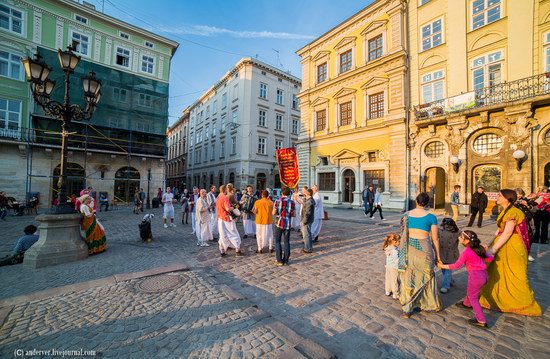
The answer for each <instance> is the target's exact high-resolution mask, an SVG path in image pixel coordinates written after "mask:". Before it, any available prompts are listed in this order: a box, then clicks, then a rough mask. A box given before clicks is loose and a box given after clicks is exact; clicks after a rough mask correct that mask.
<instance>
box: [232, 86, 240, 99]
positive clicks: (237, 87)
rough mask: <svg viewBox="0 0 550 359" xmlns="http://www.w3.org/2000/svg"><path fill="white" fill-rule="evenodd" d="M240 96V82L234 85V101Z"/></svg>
mask: <svg viewBox="0 0 550 359" xmlns="http://www.w3.org/2000/svg"><path fill="white" fill-rule="evenodd" d="M238 98H239V84H236V85H235V86H233V101H235V100H237V99H238Z"/></svg>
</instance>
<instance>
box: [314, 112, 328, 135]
mask: <svg viewBox="0 0 550 359" xmlns="http://www.w3.org/2000/svg"><path fill="white" fill-rule="evenodd" d="M325 128H327V110H321V111H317V112H316V113H315V131H323V130H324V129H325Z"/></svg>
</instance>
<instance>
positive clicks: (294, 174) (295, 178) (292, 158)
mask: <svg viewBox="0 0 550 359" xmlns="http://www.w3.org/2000/svg"><path fill="white" fill-rule="evenodd" d="M277 163H278V164H279V177H280V179H281V183H282V184H284V185H285V186H287V187H290V188H296V186H298V182H299V181H300V170H299V169H298V155H297V154H296V148H295V147H289V148H281V149H279V150H277Z"/></svg>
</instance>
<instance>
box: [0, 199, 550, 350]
mask: <svg viewBox="0 0 550 359" xmlns="http://www.w3.org/2000/svg"><path fill="white" fill-rule="evenodd" d="M153 213H155V214H156V218H155V220H154V221H155V222H154V225H153V234H154V235H155V241H154V242H153V243H151V244H141V242H140V241H139V235H138V231H137V223H138V222H139V220H140V218H141V216H135V215H132V214H131V213H130V210H128V209H120V210H118V211H113V212H108V215H106V214H105V213H100V221H101V222H102V223H103V224H104V225H105V227H106V229H107V237H108V243H109V249H108V251H107V252H105V253H103V254H100V255H96V256H92V257H90V258H88V259H87V260H85V261H80V262H75V263H67V264H63V265H59V266H55V267H49V268H42V269H38V270H36V269H30V268H27V267H24V266H22V265H17V266H9V267H0V275H1V276H2V278H3V280H2V281H1V283H0V296H1V297H2V298H10V297H15V296H18V295H22V294H27V293H31V292H35V291H37V290H42V289H47V288H52V287H59V286H64V285H68V284H74V283H79V282H81V281H87V280H91V279H98V278H102V277H106V276H109V275H113V274H117V273H126V272H133V271H141V270H146V269H150V268H155V267H159V266H166V265H168V264H172V263H181V262H185V263H187V264H188V265H190V266H191V268H192V270H191V271H189V272H183V273H184V275H186V276H188V277H189V278H190V280H189V282H188V283H187V284H185V285H181V286H180V287H179V288H177V289H174V290H172V291H170V292H166V293H161V294H154V295H151V294H144V293H141V292H140V291H136V290H135V288H136V284H135V281H130V282H122V283H118V284H116V285H109V286H101V287H98V288H92V289H88V290H84V291H78V292H74V293H72V294H69V295H63V296H56V297H53V298H50V299H46V300H43V301H36V302H30V303H21V304H18V305H16V306H15V307H14V308H13V310H11V313H10V314H9V315H8V316H7V317H6V322H5V323H4V325H3V326H2V329H1V330H0V347H7V348H9V350H6V351H2V352H0V356H2V357H4V356H5V355H8V356H9V355H10V354H11V351H10V350H11V349H12V348H17V347H18V346H17V345H18V344H22V345H23V344H24V346H25V347H33V348H34V347H37V348H38V347H44V346H47V347H48V348H49V347H51V345H50V343H53V344H57V343H58V344H59V346H61V347H63V348H69V345H67V344H70V345H71V347H75V346H76V347H78V348H80V347H82V348H84V349H93V348H97V350H98V351H101V352H103V353H104V355H105V356H118V355H119V354H126V355H129V354H130V355H131V354H132V353H138V351H139V353H143V356H146V357H147V356H150V355H148V353H152V354H151V355H153V356H162V355H164V354H166V355H167V356H178V355H180V356H188V355H191V354H192V355H197V356H202V357H212V356H216V357H217V356H220V353H221V351H220V352H218V351H217V350H225V351H231V353H233V354H227V353H224V356H226V355H227V356H228V357H229V356H231V355H234V356H239V355H241V354H242V355H243V356H254V355H259V352H257V351H256V352H254V351H252V349H250V348H249V347H248V346H244V345H245V344H244V343H250V344H251V342H252V341H253V340H254V339H256V340H259V342H258V341H256V342H254V343H255V344H259V345H258V346H254V345H252V346H253V347H254V348H258V347H262V345H264V344H265V341H267V342H268V344H269V350H264V349H261V350H263V351H264V352H265V353H266V354H267V353H271V354H273V355H277V354H276V353H281V352H287V353H288V350H291V349H292V346H291V345H290V344H289V340H288V338H286V337H284V336H277V332H276V331H273V330H270V329H269V326H268V325H263V324H262V323H260V324H253V323H254V322H255V319H253V318H254V315H251V314H243V313H248V312H246V311H247V310H249V311H250V310H252V309H251V306H252V305H255V306H257V307H258V308H259V309H258V310H259V311H260V313H263V314H257V315H259V316H260V317H262V316H264V317H265V318H264V319H263V320H264V321H266V320H273V318H276V319H277V320H278V321H280V322H281V323H283V324H284V325H286V326H288V327H289V328H290V329H292V330H293V331H295V332H296V333H297V334H299V335H300V336H301V337H305V338H308V339H311V340H312V341H313V342H315V343H319V344H321V345H322V346H323V347H325V348H326V349H328V351H330V352H331V353H333V354H335V355H337V356H338V357H340V358H348V357H349V358H357V357H369V358H370V357H373V358H376V357H380V358H401V357H403V358H409V357H410V358H413V357H429V358H440V357H441V358H443V357H445V358H448V357H456V358H478V357H479V358H518V357H521V358H537V359H538V358H550V348H549V347H548V338H549V337H550V322H549V320H550V311H549V310H548V306H549V304H550V286H549V279H548V276H547V275H546V273H547V272H548V271H549V270H550V252H549V250H550V246H541V247H540V248H537V247H536V246H535V248H534V251H537V249H538V250H539V251H540V255H539V258H538V259H537V260H536V261H535V262H534V263H532V264H530V266H529V276H530V282H531V285H532V288H533V290H534V291H535V294H536V298H537V300H538V301H539V303H540V304H541V306H542V307H543V311H544V315H543V317H541V318H526V317H521V316H516V315H510V314H500V313H496V312H486V314H487V315H488V321H489V324H490V326H491V328H490V329H489V330H482V329H479V328H472V327H469V326H468V325H467V324H466V320H467V319H468V318H470V317H472V313H471V312H468V311H465V310H462V309H459V308H456V307H455V306H453V305H452V304H454V303H455V302H457V301H458V300H460V299H461V298H462V297H463V296H464V294H465V291H466V273H465V271H464V270H462V271H459V272H458V273H456V274H455V276H454V278H455V279H456V286H455V287H453V289H452V290H451V291H450V293H448V294H446V295H442V297H441V298H442V302H443V306H444V308H445V309H444V310H443V311H441V312H439V313H419V314H418V315H414V316H413V317H411V318H410V319H408V320H405V319H402V318H401V317H400V314H401V311H400V306H399V304H398V303H397V302H396V301H394V300H392V299H391V298H389V297H385V296H384V293H383V292H384V289H383V280H384V266H383V264H384V256H383V252H382V250H381V243H382V239H383V237H384V236H385V234H386V233H388V232H389V231H395V230H397V229H398V223H399V219H400V217H401V214H400V213H386V214H385V217H386V218H387V219H388V220H387V221H384V222H381V221H380V220H369V219H366V218H365V217H364V216H363V215H362V213H361V212H360V211H357V210H336V209H329V216H330V220H329V221H324V223H323V230H322V232H321V233H322V234H321V236H320V241H319V242H318V243H316V245H315V248H314V250H315V253H313V254H302V253H300V252H299V249H300V248H301V243H300V241H301V240H300V238H299V237H298V234H297V233H295V232H293V234H292V255H291V259H290V266H285V267H275V266H274V263H273V261H274V257H273V255H269V254H260V255H256V254H254V253H253V252H254V250H255V240H254V239H253V238H247V239H244V240H243V247H244V248H245V250H246V255H245V256H244V257H240V258H239V257H235V256H234V254H233V253H232V252H230V253H229V255H228V256H227V257H225V258H221V257H220V256H219V255H218V253H217V251H216V246H211V247H209V248H199V247H196V246H195V237H194V236H193V235H191V233H190V232H191V230H190V225H184V226H182V225H181V224H180V223H178V227H176V228H175V229H172V228H171V229H164V228H162V226H161V220H160V211H159V210H153ZM14 218H15V217H11V218H8V221H7V222H6V223H2V225H3V227H4V229H5V231H4V233H7V234H8V237H9V238H6V237H3V238H2V239H1V240H0V251H2V252H9V251H10V250H11V247H12V246H13V241H14V240H15V237H16V234H18V233H19V232H20V231H21V230H22V228H23V227H24V226H25V225H26V224H28V223H26V222H22V221H20V222H19V223H16V222H15V221H14ZM464 221H465V219H462V220H461V221H460V222H459V223H460V224H464ZM239 228H240V229H242V228H241V227H240V226H239ZM494 230H495V226H494V221H491V220H486V221H485V227H483V228H482V229H480V230H478V233H480V234H481V237H482V238H483V240H484V241H485V242H488V241H490V239H491V235H492V233H494ZM241 233H242V232H241ZM179 275H183V274H181V273H180V274H179ZM438 276H439V274H438ZM223 285H226V286H227V287H229V288H231V289H232V290H233V291H234V292H235V293H239V294H240V295H242V296H244V297H246V300H243V301H229V302H228V301H227V300H224V299H223V298H224V294H223V293H224V292H223V291H222V293H221V294H220V291H219V289H218V290H217V289H216V288H218V286H223ZM129 288H130V289H131V290H130V289H129ZM194 291H197V292H198V293H207V294H205V295H201V294H199V295H198V296H194V295H195V294H194V293H193V292H194ZM216 298H222V299H220V302H216V301H215V300H216ZM201 300H202V301H201ZM222 303H223V305H227V306H223V305H222ZM203 307H204V310H203V309H202V308H203ZM93 308H99V309H97V310H96V309H93ZM0 309H1V308H0ZM227 313H231V314H227ZM220 315H221V316H222V317H224V318H231V319H228V320H230V321H231V323H233V322H234V321H235V322H236V323H235V326H233V325H232V324H228V323H218V322H215V320H214V319H212V318H214V317H215V318H217V320H221V318H218V316H220ZM233 318H237V319H236V320H233ZM140 320H141V322H140ZM136 323H137V324H136ZM144 323H147V324H149V327H146V328H142V327H141V326H140V325H141V324H143V325H145V324H144ZM196 323H208V324H205V325H207V326H208V328H210V329H212V330H213V331H214V332H215V333H219V334H217V335H220V336H219V338H218V337H215V336H214V338H215V339H212V341H210V342H209V341H208V340H210V338H211V336H210V335H208V332H207V331H204V332H200V331H195V330H190V329H189V328H193V325H194V324H196ZM214 323H215V324H214ZM195 328H196V327H195ZM188 331H190V333H189V335H190V336H191V337H192V338H193V339H192V340H188V339H184V338H189V336H186V334H188V333H187V332H188ZM244 333H246V334H244ZM266 333H268V334H266ZM269 333H271V334H272V335H273V336H274V338H271V335H269ZM100 334H101V335H100ZM193 335H195V337H193ZM247 336H248V338H249V339H250V340H248V339H244V343H243V342H242V340H241V338H243V337H244V338H246V337H247ZM266 336H267V338H270V339H269V340H267V339H266ZM252 338H254V339H252ZM258 338H260V339H258ZM261 338H263V339H261ZM277 338H278V339H279V340H280V341H281V342H282V343H283V344H281V345H279V346H277V345H275V344H273V341H276V340H275V339H277ZM63 343H64V344H65V345H61V344H63ZM87 343H90V345H89V346H87ZM126 343H128V344H126ZM176 343H188V344H189V347H188V344H182V345H179V346H178V345H176ZM260 343H261V344H260ZM277 343H278V342H277ZM92 344H93V345H92ZM191 344H193V345H195V346H191ZM285 345H286V347H285ZM111 346H113V347H111ZM136 347H137V348H138V349H135V348H136ZM294 347H295V346H294ZM265 348H266V349H267V347H265ZM176 349H177V350H176ZM132 350H138V351H136V352H132ZM162 350H164V351H162ZM302 353H303V352H302ZM138 356H142V355H141V354H139V355H138Z"/></svg>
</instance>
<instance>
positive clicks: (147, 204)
mask: <svg viewBox="0 0 550 359" xmlns="http://www.w3.org/2000/svg"><path fill="white" fill-rule="evenodd" d="M150 184H151V169H150V168H148V169H147V203H146V204H145V208H146V209H150V208H151V202H149V199H150V198H149V185H150Z"/></svg>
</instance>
